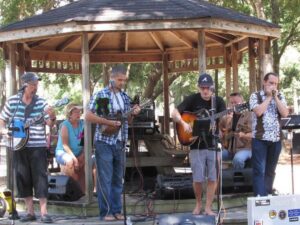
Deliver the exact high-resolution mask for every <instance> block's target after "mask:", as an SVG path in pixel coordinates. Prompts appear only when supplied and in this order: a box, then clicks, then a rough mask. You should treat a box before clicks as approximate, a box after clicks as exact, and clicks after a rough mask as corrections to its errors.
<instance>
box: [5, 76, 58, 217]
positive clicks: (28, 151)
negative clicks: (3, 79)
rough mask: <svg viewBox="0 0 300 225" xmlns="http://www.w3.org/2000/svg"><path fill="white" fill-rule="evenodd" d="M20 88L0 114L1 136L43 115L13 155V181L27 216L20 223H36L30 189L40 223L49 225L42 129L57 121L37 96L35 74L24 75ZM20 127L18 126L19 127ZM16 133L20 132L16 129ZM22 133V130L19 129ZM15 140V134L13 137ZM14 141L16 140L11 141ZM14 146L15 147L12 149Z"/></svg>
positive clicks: (50, 110)
mask: <svg viewBox="0 0 300 225" xmlns="http://www.w3.org/2000/svg"><path fill="white" fill-rule="evenodd" d="M21 80H22V84H23V86H22V88H21V89H20V90H21V91H20V92H19V93H18V94H17V95H13V96H11V97H10V98H9V99H8V100H7V102H6V103H5V105H4V107H3V110H2V112H1V114H0V130H1V133H2V134H4V133H7V128H8V130H9V128H12V127H15V126H16V125H17V124H19V123H21V124H22V123H25V122H29V123H30V120H33V119H34V118H38V116H40V115H41V114H44V115H45V116H43V117H42V118H41V119H40V120H38V121H36V122H34V123H33V124H31V125H30V126H29V128H28V131H29V132H28V133H26V132H25V135H29V138H28V142H27V143H26V142H24V145H25V146H24V148H21V150H19V151H15V152H14V157H15V162H16V163H15V165H16V166H15V169H16V181H17V188H18V194H19V197H21V198H24V199H25V204H26V208H27V215H26V216H24V217H23V218H21V219H20V221H21V222H29V221H35V220H36V217H35V213H34V208H33V189H34V194H35V197H36V198H38V199H39V202H40V210H41V222H43V223H52V222H53V221H52V218H51V217H50V216H49V215H48V214H47V195H48V177H47V152H46V134H45V125H46V124H47V125H48V126H53V125H54V123H55V120H56V116H55V112H54V110H53V108H51V107H48V104H47V103H46V101H45V100H44V99H43V98H41V97H39V96H38V95H36V93H37V89H38V83H39V81H40V78H39V77H38V76H37V75H36V74H35V73H30V72H29V73H25V74H24V75H23V76H22V77H21ZM20 127H21V126H20ZM15 130H17V133H19V131H20V128H18V129H15ZM21 130H22V129H21ZM12 135H13V136H14V137H15V135H14V133H13V134H12ZM14 139H15V140H17V138H14ZM15 146H16V143H14V147H15Z"/></svg>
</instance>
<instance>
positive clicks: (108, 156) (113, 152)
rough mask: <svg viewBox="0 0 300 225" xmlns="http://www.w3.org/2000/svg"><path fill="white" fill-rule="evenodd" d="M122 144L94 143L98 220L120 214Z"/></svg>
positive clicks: (122, 171) (122, 163)
mask: <svg viewBox="0 0 300 225" xmlns="http://www.w3.org/2000/svg"><path fill="white" fill-rule="evenodd" d="M124 154H125V152H124V151H123V144H122V143H121V142H117V144H116V145H108V144H106V143H105V142H102V141H97V142H96V152H95V156H96V166H97V175H98V177H97V178H98V179H97V193H98V205H99V210H100V219H103V217H105V216H107V215H114V214H117V213H121V210H122V202H121V195H122V190H123V174H124V162H125V160H124V158H125V157H124Z"/></svg>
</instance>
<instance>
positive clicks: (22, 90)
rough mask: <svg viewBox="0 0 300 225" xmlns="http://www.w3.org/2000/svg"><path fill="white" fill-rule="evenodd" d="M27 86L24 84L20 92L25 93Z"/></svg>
mask: <svg viewBox="0 0 300 225" xmlns="http://www.w3.org/2000/svg"><path fill="white" fill-rule="evenodd" d="M26 87H27V84H23V86H22V87H21V88H20V89H19V90H18V92H24V91H25V88H26Z"/></svg>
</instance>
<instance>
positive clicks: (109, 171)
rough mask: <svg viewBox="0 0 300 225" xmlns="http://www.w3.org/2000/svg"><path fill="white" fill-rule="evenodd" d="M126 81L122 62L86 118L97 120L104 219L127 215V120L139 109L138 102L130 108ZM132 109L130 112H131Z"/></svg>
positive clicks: (112, 73)
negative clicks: (124, 203) (124, 200)
mask: <svg viewBox="0 0 300 225" xmlns="http://www.w3.org/2000/svg"><path fill="white" fill-rule="evenodd" d="M126 81H127V75H126V69H125V67H124V66H122V65H117V66H115V67H113V68H112V71H111V76H110V84H109V86H107V87H105V88H103V89H102V90H100V91H98V92H97V93H96V94H95V95H94V96H93V97H92V99H91V101H90V104H89V110H88V111H87V113H86V117H85V119H86V120H87V121H89V122H92V123H95V124H97V126H96V133H95V147H96V152H95V156H96V168H97V176H98V177H97V178H98V179H97V180H98V181H97V192H98V204H99V209H100V218H101V219H103V220H105V221H113V220H123V219H124V216H123V215H122V214H121V210H122V203H121V195H122V190H123V182H122V180H123V176H124V169H125V145H126V142H127V138H128V122H131V121H132V118H133V116H134V115H136V114H138V113H139V112H140V108H139V106H137V105H135V106H134V107H133V109H131V108H130V98H129V96H128V95H127V94H126V93H125V92H124V91H123V88H124V87H125V84H126ZM130 111H131V113H128V112H130ZM127 114H128V115H127ZM118 115H119V116H118ZM114 117H115V118H114ZM124 117H126V118H124Z"/></svg>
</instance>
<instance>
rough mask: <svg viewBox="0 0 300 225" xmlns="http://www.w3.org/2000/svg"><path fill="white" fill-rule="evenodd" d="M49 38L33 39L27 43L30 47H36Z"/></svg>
mask: <svg viewBox="0 0 300 225" xmlns="http://www.w3.org/2000/svg"><path fill="white" fill-rule="evenodd" d="M48 40H49V39H48V38H47V39H42V40H38V41H33V42H30V43H28V44H27V46H28V48H35V47H37V46H39V45H41V44H43V43H45V42H47V41H48Z"/></svg>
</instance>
